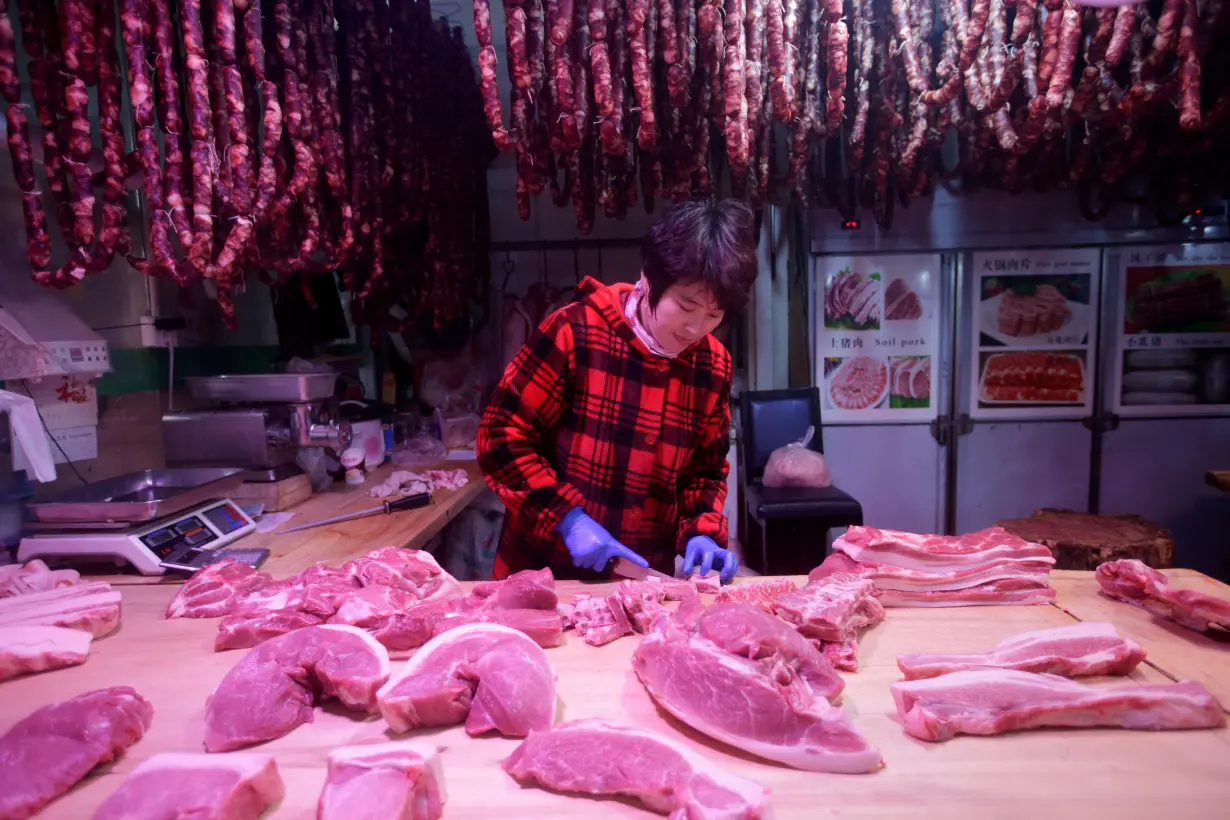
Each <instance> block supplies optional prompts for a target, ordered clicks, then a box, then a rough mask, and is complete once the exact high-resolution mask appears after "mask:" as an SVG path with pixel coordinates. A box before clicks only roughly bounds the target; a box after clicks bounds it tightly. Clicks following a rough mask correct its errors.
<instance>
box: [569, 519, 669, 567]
mask: <svg viewBox="0 0 1230 820" xmlns="http://www.w3.org/2000/svg"><path fill="white" fill-rule="evenodd" d="M556 529H557V530H558V531H559V534H560V535H562V536H564V545H565V546H567V547H568V552H570V553H571V554H572V563H573V565H574V566H578V567H581V568H582V569H591V570H593V571H594V572H602V571H603V570H605V569H606V565H607V563H608V562H610V561H611V560H613V559H615V558H627V559H628V560H629V561H631V562H632V563H634V564H637V565H639V566H642V567H648V566H649V562H648V561H646V560H645V559H644V558H642V557H641V556H639V555H637V554H636V553H635V552H633V551H632V550H630V549H628V548H627V547H625V546H624V545H623V544H621V543H619V542H618V541H616V540H615V537H614V536H613V535H611V534H610V533H609V532H607V531H606V530H605V529H604V528H603V526H602V525H601V524H599V523H598V522H597V521H595V520H594V519H592V518H590V517H589V516H588V515H586V514H585V511H584V510H582V509H581V508H580V507H576V508H575V509H573V510H572V512H570V513H568V514H567V515H565V516H564V520H563V521H561V522H559V527H557V528H556Z"/></svg>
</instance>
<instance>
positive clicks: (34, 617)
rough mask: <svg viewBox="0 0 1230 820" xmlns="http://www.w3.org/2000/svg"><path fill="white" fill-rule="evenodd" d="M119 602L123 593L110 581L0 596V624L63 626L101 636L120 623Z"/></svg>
mask: <svg viewBox="0 0 1230 820" xmlns="http://www.w3.org/2000/svg"><path fill="white" fill-rule="evenodd" d="M122 603H123V596H121V595H120V593H119V590H116V589H112V588H111V585H110V584H104V583H90V584H74V585H73V586H67V587H57V588H56V589H52V590H48V591H47V592H31V593H29V594H27V595H18V596H16V597H13V598H0V626H62V627H64V628H66V629H84V630H85V631H86V632H89V633H90V634H91V635H93V636H94V637H95V638H101V637H103V636H105V635H109V634H110V633H111V632H113V631H114V630H115V628H116V627H118V626H119V625H120V609H121V605H122Z"/></svg>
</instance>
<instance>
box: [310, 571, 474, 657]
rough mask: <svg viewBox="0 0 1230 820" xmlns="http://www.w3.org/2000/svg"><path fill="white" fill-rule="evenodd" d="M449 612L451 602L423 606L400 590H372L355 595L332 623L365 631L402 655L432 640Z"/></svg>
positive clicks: (370, 588)
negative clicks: (403, 652)
mask: <svg viewBox="0 0 1230 820" xmlns="http://www.w3.org/2000/svg"><path fill="white" fill-rule="evenodd" d="M449 611H450V607H449V602H448V601H432V602H429V603H423V602H421V601H419V599H418V598H416V597H415V596H414V593H413V592H410V591H407V590H404V589H400V588H398V587H391V586H370V587H364V588H363V589H360V590H356V591H355V592H352V593H351V594H350V595H349V596H348V597H347V598H346V600H345V601H343V602H342V605H341V606H340V607H338V610H337V614H335V615H334V616H333V617H332V618H330V619H329V623H331V624H345V625H348V626H357V627H359V628H361V629H365V630H367V631H368V632H370V633H371V634H372V636H373V637H375V639H376V640H378V641H380V643H382V644H384V645H385V646H386V647H388V648H389V649H391V650H394V651H400V650H406V649H416V648H418V647H420V646H422V645H423V644H425V643H427V641H429V640H431V635H432V632H433V631H434V630H435V627H436V623H437V622H438V621H439V620H440V619H441V618H443V617H444V616H445V615H447V614H448V613H449Z"/></svg>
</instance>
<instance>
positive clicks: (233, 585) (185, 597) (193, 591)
mask: <svg viewBox="0 0 1230 820" xmlns="http://www.w3.org/2000/svg"><path fill="white" fill-rule="evenodd" d="M271 580H272V579H271V578H270V577H269V574H268V573H264V572H258V571H256V569H254V568H253V567H252V566H251V565H250V564H244V563H242V562H240V561H236V560H235V559H234V558H223V559H222V560H221V561H217V562H215V563H213V564H209V565H207V566H206V567H204V568H203V569H199V570H197V571H196V572H195V573H194V574H193V575H192V577H191V578H189V579H188V580H187V582H185V583H184V585H183V586H182V587H180V588H179V591H178V592H176V593H175V597H174V598H172V599H171V602H170V603H169V604H167V611H166V617H168V618H220V617H222V616H223V615H228V614H230V612H231V609H232V607H233V606H234V605H235V599H236V598H237V597H238V596H240V595H244V594H246V593H249V592H251V591H252V590H254V589H256V588H257V587H261V586H264V585H265V584H267V583H269V582H270V581H271Z"/></svg>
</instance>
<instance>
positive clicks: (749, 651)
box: [697, 604, 846, 702]
mask: <svg viewBox="0 0 1230 820" xmlns="http://www.w3.org/2000/svg"><path fill="white" fill-rule="evenodd" d="M697 630H698V634H699V635H700V636H701V637H702V638H705V639H706V640H709V641H712V642H713V643H714V644H716V645H717V646H718V647H720V648H721V649H723V650H725V651H726V652H729V653H730V654H732V655H738V656H739V657H741V658H748V659H749V660H754V661H755V660H766V659H773V660H774V662H779V661H780V663H781V665H782V667H784V668H786V669H789V670H791V674H792V675H794V676H797V677H799V678H800V679H802V680H803V681H805V682H806V683H807V684H808V686H810V687H811V690H812V691H813V692H815V693H816V694H817V695H819V696H820V697H822V698H825V699H827V700H829V701H832V702H836V701H837V699H838V698H839V697H840V696H841V691H842V690H843V689H844V688H845V686H846V682H845V681H844V680H842V679H841V675H838V674H837V673H836V672H835V671H833V667H832V665H831V664H829V662H828V661H827V660H825V659H824V657H823V656H822V655H821V654H820V653H819V652H818V651H817V649H816V647H815V646H814V645H813V644H812V643H811V642H810V641H808V640H807V639H806V638H804V637H803V636H802V635H800V634H799V633H798V632H796V631H795V630H793V629H791V628H790V627H789V626H788V625H786V624H785V623H783V622H782V621H781V620H779V619H777V618H774V617H773V616H772V615H768V614H766V613H764V612H762V611H761V610H759V609H756V608H755V607H753V606H750V605H749V604H713V605H712V606H709V607H706V608H705V611H704V614H702V615H701V617H700V620H699V621H698V622H697Z"/></svg>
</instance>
